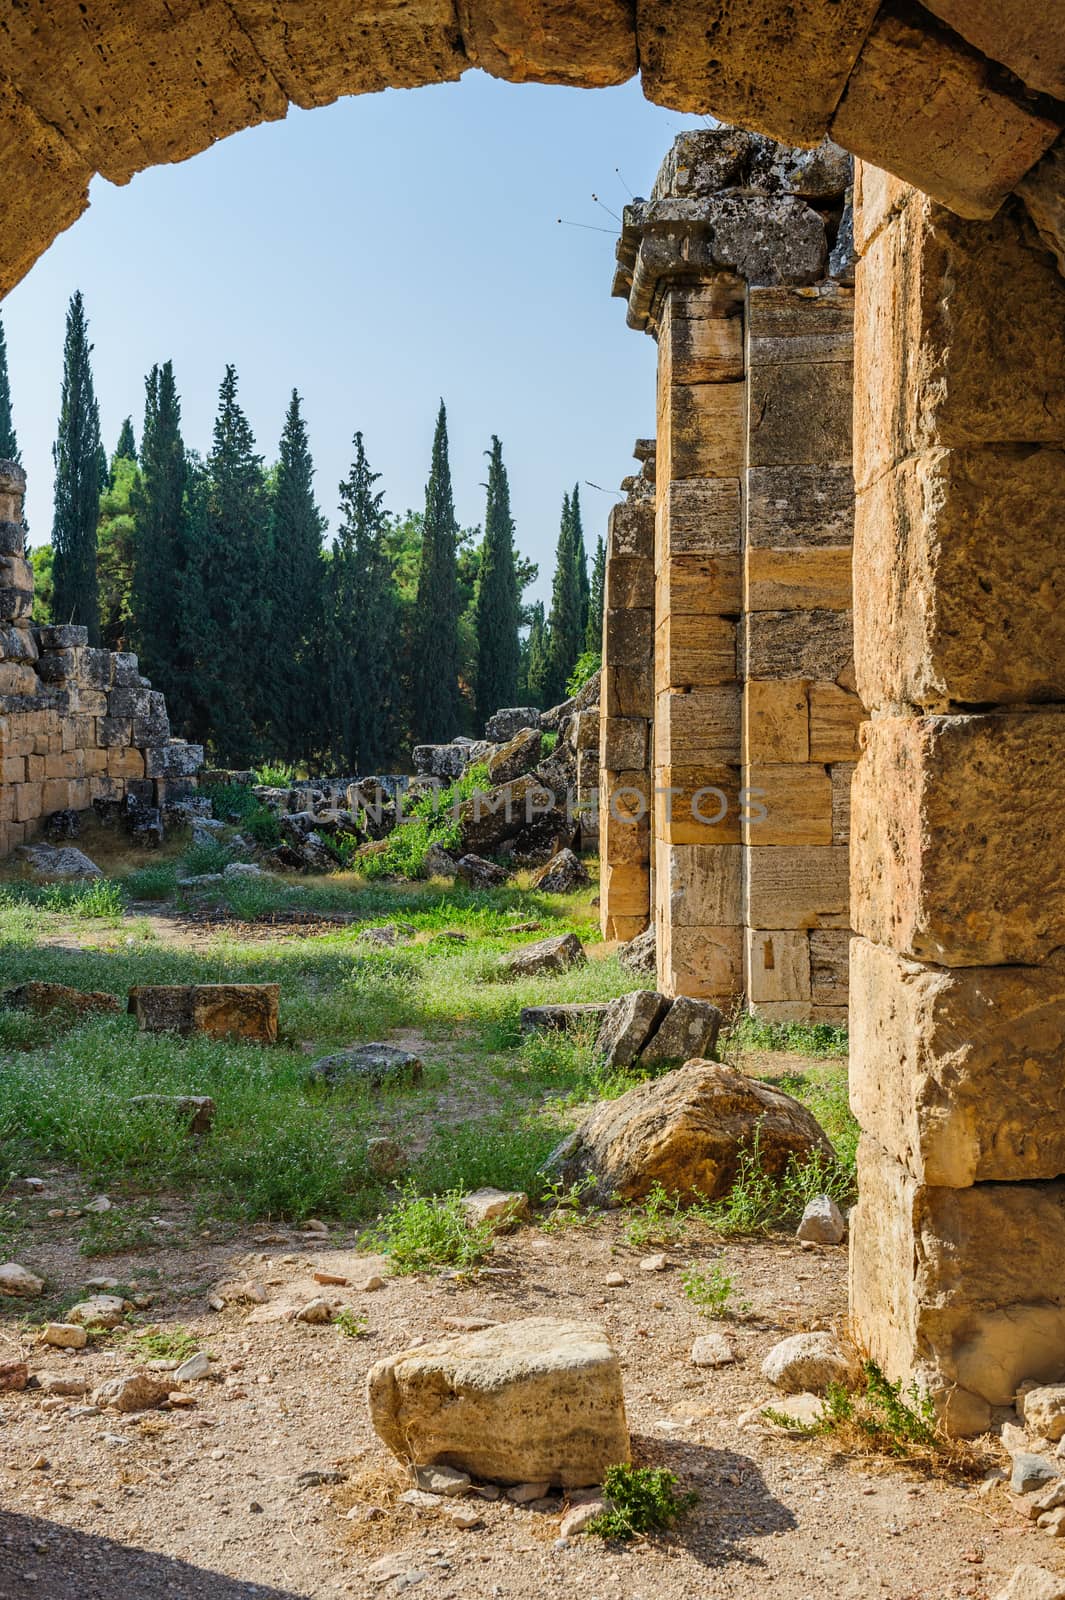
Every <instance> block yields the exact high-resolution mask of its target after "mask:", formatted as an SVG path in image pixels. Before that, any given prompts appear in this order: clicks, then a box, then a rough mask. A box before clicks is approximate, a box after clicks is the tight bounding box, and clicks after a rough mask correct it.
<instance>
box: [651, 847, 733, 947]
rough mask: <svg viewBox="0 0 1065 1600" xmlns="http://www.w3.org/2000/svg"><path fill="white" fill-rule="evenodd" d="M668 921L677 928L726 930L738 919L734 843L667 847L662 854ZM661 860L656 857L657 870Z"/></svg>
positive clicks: (660, 865) (661, 862)
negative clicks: (667, 896)
mask: <svg viewBox="0 0 1065 1600" xmlns="http://www.w3.org/2000/svg"><path fill="white" fill-rule="evenodd" d="M663 855H664V865H665V871H666V873H667V874H668V876H667V877H666V878H665V880H664V883H665V885H666V887H667V890H668V894H669V910H670V920H671V922H672V925H673V927H674V929H677V928H729V927H735V926H738V925H739V923H740V922H741V920H742V889H741V881H740V880H741V865H742V851H741V848H740V846H739V845H736V844H708V845H688V844H681V845H671V846H670V847H669V848H668V849H667V850H666V851H664V852H663ZM662 864H663V857H662V856H660V858H659V867H660V869H661V867H662Z"/></svg>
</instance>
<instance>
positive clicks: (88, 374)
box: [52, 290, 107, 644]
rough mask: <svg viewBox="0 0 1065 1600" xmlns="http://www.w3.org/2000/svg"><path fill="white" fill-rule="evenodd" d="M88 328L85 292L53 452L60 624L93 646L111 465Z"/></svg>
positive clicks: (73, 307)
mask: <svg viewBox="0 0 1065 1600" xmlns="http://www.w3.org/2000/svg"><path fill="white" fill-rule="evenodd" d="M91 351H92V345H91V344H90V343H89V330H88V323H87V321H86V317H85V306H84V302H83V301H82V297H81V291H80V290H79V291H77V292H76V293H75V294H74V296H73V297H72V299H71V302H70V309H69V311H68V312H67V331H66V343H65V345H64V348H63V390H62V396H61V400H60V406H59V427H58V433H57V437H56V442H55V444H54V445H53V447H52V460H53V461H54V463H55V512H54V517H53V522H52V548H53V550H54V551H55V594H54V598H53V601H52V615H53V618H54V620H55V621H56V622H60V623H62V622H74V623H80V624H81V625H82V626H83V627H85V628H87V629H88V630H89V643H90V644H98V643H99V639H100V619H99V614H98V613H99V597H98V588H97V580H96V522H97V518H98V516H99V511H100V491H101V490H102V489H103V486H104V484H105V483H106V481H107V461H106V458H105V456H104V451H103V445H102V444H101V443H100V412H99V408H98V406H97V404H96V394H95V392H94V389H93V381H92V367H91V364H90V361H89V356H90V354H91Z"/></svg>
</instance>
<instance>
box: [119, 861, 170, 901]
mask: <svg viewBox="0 0 1065 1600" xmlns="http://www.w3.org/2000/svg"><path fill="white" fill-rule="evenodd" d="M122 887H123V888H124V889H125V891H126V893H127V894H128V895H129V897H130V899H131V900H170V899H172V898H173V895H174V892H175V890H176V889H177V867H176V865H175V863H174V862H173V861H159V862H153V863H152V865H151V866H148V867H138V869H137V871H136V872H131V873H130V874H129V876H128V877H126V878H124V879H123V880H122Z"/></svg>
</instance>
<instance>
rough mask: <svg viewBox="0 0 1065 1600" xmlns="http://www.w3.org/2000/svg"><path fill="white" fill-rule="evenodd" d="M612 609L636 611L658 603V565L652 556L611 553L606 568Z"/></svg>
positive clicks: (606, 594)
mask: <svg viewBox="0 0 1065 1600" xmlns="http://www.w3.org/2000/svg"><path fill="white" fill-rule="evenodd" d="M603 596H604V605H605V606H606V609H607V610H608V611H632V610H634V609H637V608H641V607H645V608H647V609H650V608H651V606H653V605H654V603H655V567H654V562H653V560H652V559H651V557H650V556H610V557H609V559H608V560H607V563H606V569H605V572H604V590H603Z"/></svg>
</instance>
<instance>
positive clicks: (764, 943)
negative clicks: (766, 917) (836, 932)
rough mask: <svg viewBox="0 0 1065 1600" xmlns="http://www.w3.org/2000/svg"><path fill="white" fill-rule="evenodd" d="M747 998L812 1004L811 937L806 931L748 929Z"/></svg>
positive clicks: (758, 1002)
mask: <svg viewBox="0 0 1065 1600" xmlns="http://www.w3.org/2000/svg"><path fill="white" fill-rule="evenodd" d="M746 977H747V985H746V988H747V998H748V1000H750V1001H751V1003H752V1005H755V1006H759V1007H760V1006H761V1005H763V1004H765V1003H766V1002H769V1001H789V1000H790V1001H802V1002H803V1004H804V1005H806V1006H808V1005H809V1004H810V935H809V934H808V933H807V932H806V931H805V930H804V929H794V928H775V929H769V930H761V929H757V928H748V929H747V966H746Z"/></svg>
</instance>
